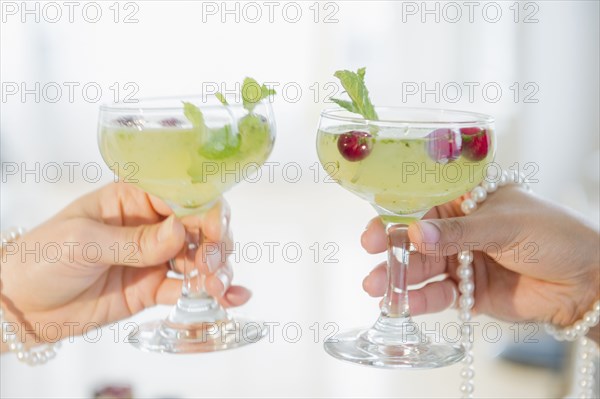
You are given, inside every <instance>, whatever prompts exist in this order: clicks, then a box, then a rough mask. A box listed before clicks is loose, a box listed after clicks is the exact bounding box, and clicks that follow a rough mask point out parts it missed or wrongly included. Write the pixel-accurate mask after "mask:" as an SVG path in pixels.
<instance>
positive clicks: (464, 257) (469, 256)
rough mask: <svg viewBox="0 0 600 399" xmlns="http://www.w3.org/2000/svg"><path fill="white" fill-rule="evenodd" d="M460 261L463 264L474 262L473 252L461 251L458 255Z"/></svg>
mask: <svg viewBox="0 0 600 399" xmlns="http://www.w3.org/2000/svg"><path fill="white" fill-rule="evenodd" d="M458 261H459V262H460V263H462V264H469V263H471V262H473V253H472V252H471V251H461V252H460V253H459V254H458Z"/></svg>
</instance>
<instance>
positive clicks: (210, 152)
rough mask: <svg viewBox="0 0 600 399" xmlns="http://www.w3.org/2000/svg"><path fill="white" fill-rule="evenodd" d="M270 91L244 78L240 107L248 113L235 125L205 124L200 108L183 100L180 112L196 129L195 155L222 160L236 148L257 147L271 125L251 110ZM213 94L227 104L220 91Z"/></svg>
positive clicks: (236, 149) (235, 152) (264, 86)
mask: <svg viewBox="0 0 600 399" xmlns="http://www.w3.org/2000/svg"><path fill="white" fill-rule="evenodd" d="M273 94H275V90H273V89H269V88H268V87H267V86H266V85H264V84H263V85H260V84H259V83H258V82H257V81H256V80H254V79H252V78H246V79H244V82H243V83H242V88H241V96H242V102H243V106H244V108H245V109H246V110H248V112H249V113H248V115H246V116H244V117H243V118H241V119H240V120H239V121H237V123H236V124H235V125H232V124H226V125H224V126H222V127H220V128H209V127H208V126H206V123H205V120H204V115H203V114H202V111H200V108H198V107H197V106H196V105H194V104H192V103H189V102H183V113H184V115H185V117H186V118H187V119H188V120H189V121H190V122H191V124H192V126H193V129H194V130H195V131H197V132H198V144H199V146H198V149H197V152H198V154H199V155H201V156H202V157H204V158H207V159H224V158H229V157H232V156H234V155H235V154H237V153H238V152H239V151H247V150H249V149H251V148H252V146H254V145H256V146H257V147H258V146H259V145H263V144H264V143H263V142H264V141H265V140H267V138H268V135H269V134H270V133H269V128H270V127H269V124H268V123H267V122H266V119H265V118H264V117H263V116H261V115H258V114H255V113H253V110H254V108H255V107H256V105H257V104H258V103H259V102H260V101H262V100H264V99H265V98H267V97H269V96H271V95H273ZM215 97H217V99H218V100H219V101H220V102H221V104H223V105H225V106H228V105H229V103H228V102H227V99H226V98H225V96H224V95H223V94H222V93H219V92H217V93H215ZM242 144H243V146H242ZM188 173H190V175H191V176H192V178H193V179H194V178H196V177H197V176H196V173H195V172H194V171H190V172H188Z"/></svg>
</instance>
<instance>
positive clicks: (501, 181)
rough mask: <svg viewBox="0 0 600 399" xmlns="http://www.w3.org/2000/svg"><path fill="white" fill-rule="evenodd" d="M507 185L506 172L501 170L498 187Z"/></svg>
mask: <svg viewBox="0 0 600 399" xmlns="http://www.w3.org/2000/svg"><path fill="white" fill-rule="evenodd" d="M507 184H508V172H507V171H505V170H503V171H502V174H501V175H500V178H499V179H498V186H500V187H502V186H506V185H507Z"/></svg>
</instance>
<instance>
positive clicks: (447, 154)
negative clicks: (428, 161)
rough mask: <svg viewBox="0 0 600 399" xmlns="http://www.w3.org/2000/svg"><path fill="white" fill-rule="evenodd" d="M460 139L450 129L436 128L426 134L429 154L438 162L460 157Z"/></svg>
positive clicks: (446, 161)
mask: <svg viewBox="0 0 600 399" xmlns="http://www.w3.org/2000/svg"><path fill="white" fill-rule="evenodd" d="M461 144H462V140H461V137H460V134H458V132H456V131H455V130H452V129H446V128H444V129H437V130H434V131H433V132H431V133H429V135H428V136H427V151H428V152H429V156H430V157H431V158H432V159H433V160H435V161H436V162H439V163H444V164H445V163H448V162H451V161H454V160H455V159H457V158H458V157H460V149H461Z"/></svg>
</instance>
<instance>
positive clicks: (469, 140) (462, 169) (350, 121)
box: [317, 107, 494, 369]
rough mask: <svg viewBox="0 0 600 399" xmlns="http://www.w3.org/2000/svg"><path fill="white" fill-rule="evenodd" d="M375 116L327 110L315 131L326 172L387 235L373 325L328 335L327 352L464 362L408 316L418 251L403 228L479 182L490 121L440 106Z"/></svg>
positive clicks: (382, 359)
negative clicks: (410, 276)
mask: <svg viewBox="0 0 600 399" xmlns="http://www.w3.org/2000/svg"><path fill="white" fill-rule="evenodd" d="M376 111H377V114H378V115H379V120H377V121H372V120H365V119H364V118H362V117H360V116H358V115H356V114H354V113H350V112H348V111H346V110H343V109H341V108H338V109H329V110H325V111H323V112H322V114H321V119H320V124H319V128H318V135H317V151H318V155H319V159H320V161H321V164H322V165H323V167H324V169H325V170H326V171H327V172H328V173H329V175H330V176H331V177H332V178H333V179H334V180H335V181H336V182H337V183H338V184H340V185H341V186H342V187H344V188H345V189H347V190H349V191H351V192H352V193H354V194H356V195H358V196H359V197H361V198H363V199H365V200H367V201H368V202H369V203H371V205H372V206H373V207H374V208H375V210H376V211H377V213H378V214H379V217H380V218H381V221H382V222H383V224H384V225H385V227H386V232H387V236H388V264H387V277H388V285H387V290H386V293H385V296H384V298H383V302H382V306H381V314H380V315H379V318H378V319H377V321H376V322H375V324H374V325H373V326H372V327H371V328H368V329H358V330H352V331H348V332H342V333H340V334H337V335H335V336H333V337H331V338H330V339H328V340H327V341H326V342H325V350H326V351H327V352H328V353H329V354H330V355H332V356H334V357H336V358H338V359H342V360H346V361H350V362H355V363H360V364H365V365H370V366H375V367H382V368H413V369H426V368H434V367H441V366H446V365H450V364H453V363H455V362H457V361H459V360H461V359H462V358H463V357H464V350H463V348H462V347H461V346H459V345H450V344H449V343H447V342H445V341H444V340H443V339H441V337H436V338H434V339H433V340H432V339H430V337H429V336H426V335H425V334H423V333H421V331H420V329H419V328H418V327H417V325H416V324H415V323H414V322H413V320H412V318H411V316H410V308H409V303H408V290H407V268H408V263H409V254H410V253H412V252H414V250H415V249H416V248H414V246H412V244H411V243H410V241H409V238H408V225H409V224H410V223H411V222H415V221H418V220H419V219H421V218H422V217H423V216H424V215H425V213H426V212H427V211H428V210H430V209H431V208H432V207H434V206H436V205H440V204H443V203H445V202H447V201H450V200H453V199H455V198H458V197H459V196H461V195H463V194H465V193H466V192H467V191H469V190H470V189H472V188H474V187H475V186H476V185H477V184H479V183H480V182H481V180H483V179H484V177H485V175H486V172H487V170H486V169H487V167H488V165H489V164H490V162H491V161H492V159H493V155H494V131H493V119H492V118H491V117H489V116H487V115H482V114H477V113H470V112H461V111H449V110H439V109H422V108H401V107H398V108H394V107H387V108H386V107H382V108H376ZM432 249H433V248H430V249H429V250H432ZM435 250H437V251H438V254H439V253H443V249H440V248H436V249H435Z"/></svg>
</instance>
